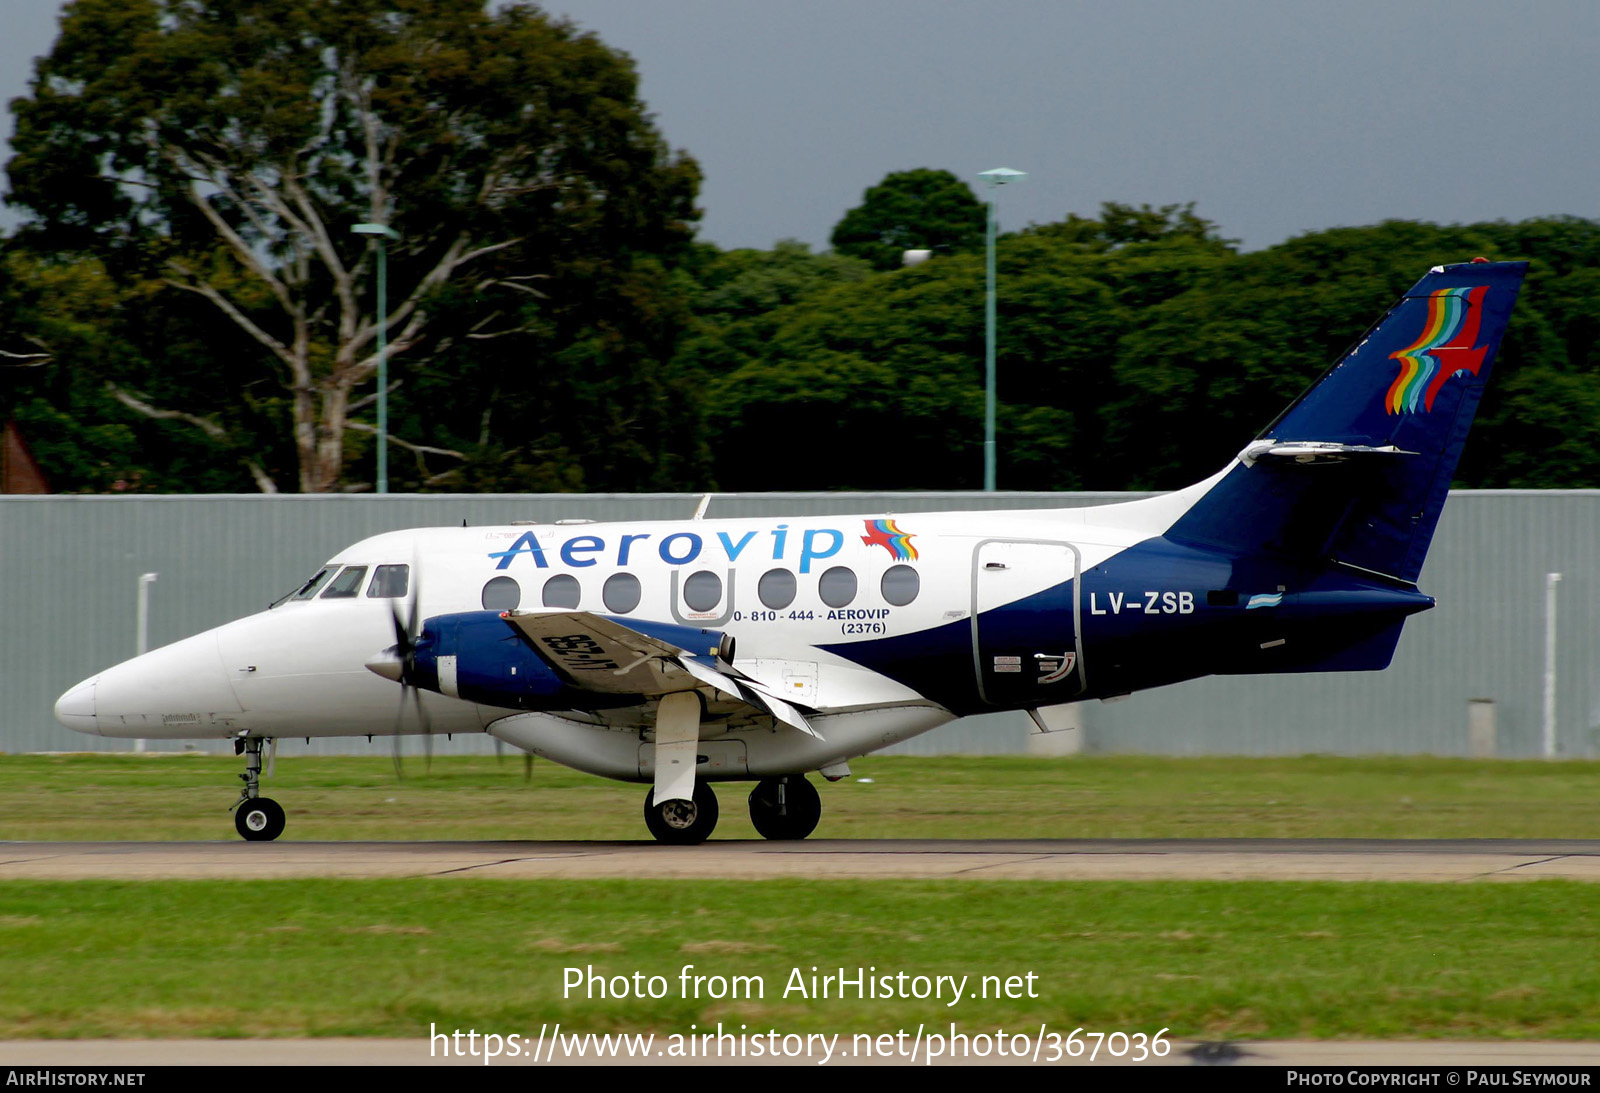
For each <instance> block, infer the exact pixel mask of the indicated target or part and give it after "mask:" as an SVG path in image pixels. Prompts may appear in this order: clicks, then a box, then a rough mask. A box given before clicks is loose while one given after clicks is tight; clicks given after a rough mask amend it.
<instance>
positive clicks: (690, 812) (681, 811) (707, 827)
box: [644, 782, 717, 846]
mask: <svg viewBox="0 0 1600 1093" xmlns="http://www.w3.org/2000/svg"><path fill="white" fill-rule="evenodd" d="M644 822H645V826H646V827H648V828H649V829H650V834H652V835H654V836H655V837H656V841H657V842H662V843H667V844H668V845H670V846H692V845H694V844H695V843H703V842H705V841H706V840H707V839H708V838H710V837H711V832H712V829H714V828H715V827H716V826H717V795H716V794H715V793H712V792H711V787H710V786H708V785H706V784H705V783H704V782H696V783H695V787H694V800H692V801H685V800H682V799H678V800H672V801H667V802H665V803H664V804H660V805H657V804H656V791H655V790H654V789H652V790H651V791H650V792H649V793H648V794H646V795H645V799H644Z"/></svg>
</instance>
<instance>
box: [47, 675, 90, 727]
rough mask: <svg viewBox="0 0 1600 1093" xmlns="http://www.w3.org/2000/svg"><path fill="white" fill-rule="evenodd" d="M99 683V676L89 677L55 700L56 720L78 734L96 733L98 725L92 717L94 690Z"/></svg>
mask: <svg viewBox="0 0 1600 1093" xmlns="http://www.w3.org/2000/svg"><path fill="white" fill-rule="evenodd" d="M99 681H100V677H99V676H97V675H96V676H90V677H89V678H88V679H86V680H84V681H83V682H82V683H80V684H78V685H77V686H76V687H74V688H72V689H71V690H70V691H68V692H67V693H66V694H64V695H62V696H61V697H60V698H58V699H56V720H57V721H59V722H61V723H62V724H63V725H65V726H66V727H67V728H69V729H74V730H76V731H78V732H88V733H98V732H99V731H100V725H99V723H98V722H97V721H96V720H95V716H94V689H95V684H96V683H98V682H99Z"/></svg>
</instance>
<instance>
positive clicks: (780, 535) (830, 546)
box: [489, 524, 845, 573]
mask: <svg viewBox="0 0 1600 1093" xmlns="http://www.w3.org/2000/svg"><path fill="white" fill-rule="evenodd" d="M758 534H759V532H757V531H747V532H744V533H743V534H742V535H740V536H739V537H738V538H737V539H736V538H734V535H733V533H731V532H727V531H719V532H717V534H716V540H715V541H716V544H717V545H719V546H721V548H722V553H723V554H724V555H725V556H726V557H727V559H728V561H730V562H736V561H738V560H739V558H740V556H741V555H743V554H745V553H746V552H747V551H750V553H751V554H752V555H755V554H757V553H759V549H760V548H759V547H757V548H755V549H753V550H752V549H751V548H752V546H753V544H754V543H755V541H756V537H757V535H758ZM770 534H771V536H772V552H771V556H770V557H771V560H772V561H775V562H781V561H784V560H785V558H784V554H785V552H786V551H787V550H788V547H789V525H788V524H779V525H778V526H777V527H775V528H773V529H772V530H771V533H770ZM652 537H653V536H652V533H650V532H632V533H628V534H625V535H619V536H617V538H616V540H615V543H616V546H615V551H614V553H613V552H612V548H611V547H610V546H609V545H608V544H607V542H606V539H605V538H604V537H603V536H600V535H577V536H574V537H573V538H571V539H567V540H566V541H564V542H562V543H560V544H559V545H558V544H556V543H541V542H540V541H539V536H538V534H537V533H536V532H532V531H525V532H523V533H522V534H521V535H519V536H517V539H516V541H515V542H513V543H512V544H511V545H510V546H509V547H507V548H506V549H505V550H495V551H490V552H489V557H490V558H491V559H493V560H494V561H495V569H497V570H499V569H508V568H510V566H511V563H512V562H513V561H515V560H516V559H517V557H518V556H519V555H522V554H526V555H527V556H528V557H530V558H532V559H533V564H534V565H535V566H537V567H538V568H540V569H548V568H549V567H550V557H549V554H550V553H553V554H555V555H556V556H557V557H558V558H560V560H561V563H562V564H563V565H565V566H567V567H569V568H571V569H585V568H587V567H589V566H592V565H597V564H599V563H600V562H601V561H602V560H603V558H604V557H605V556H606V555H608V554H611V555H612V557H613V559H614V561H615V564H616V565H618V566H626V565H630V564H632V562H633V561H634V560H635V559H636V558H638V557H640V556H641V552H643V551H650V552H651V553H653V554H654V555H655V557H657V558H659V559H661V561H663V562H665V563H667V564H668V565H688V564H690V563H691V562H695V561H698V560H699V559H700V557H701V555H702V554H704V553H705V552H706V549H707V543H706V540H705V539H704V537H702V536H701V535H700V534H699V533H697V532H693V531H674V532H671V533H670V534H667V535H664V536H662V537H661V538H660V539H658V540H655V541H654V542H652V543H649V544H646V543H645V540H647V539H652ZM844 544H845V535H844V532H842V531H840V530H839V529H837V528H808V529H806V531H805V532H803V533H802V534H801V536H800V556H799V563H800V564H799V569H800V572H801V573H810V572H811V565H812V563H813V562H820V561H823V560H824V559H827V558H832V557H833V556H834V555H835V554H838V553H839V551H840V550H842V549H843V548H844ZM547 552H548V553H547Z"/></svg>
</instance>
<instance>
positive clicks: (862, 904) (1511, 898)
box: [0, 879, 1600, 1039]
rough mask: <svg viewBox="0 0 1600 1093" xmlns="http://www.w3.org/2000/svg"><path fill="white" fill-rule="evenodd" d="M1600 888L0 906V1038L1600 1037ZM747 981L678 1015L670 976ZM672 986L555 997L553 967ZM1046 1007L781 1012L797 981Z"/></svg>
mask: <svg viewBox="0 0 1600 1093" xmlns="http://www.w3.org/2000/svg"><path fill="white" fill-rule="evenodd" d="M1597 912H1600V886H1595V885H1588V884H1574V883H1566V882H1560V881H1541V882H1531V883H1527V884H1516V885H1470V886H1463V885H1438V884H1394V883H1386V884H1363V883H1338V884H1332V883H1281V882H1215V883H1188V882H1143V883H1113V882H1093V883H1080V882H1052V883H1021V882H1009V881H960V882H951V881H899V880H882V881H876V882H858V881H826V880H802V881H768V882H764V883H760V884H750V883H743V882H731V881H677V882H674V881H663V880H636V881H628V880H612V881H584V882H573V881H553V880H538V881H510V880H470V881H462V880H439V879H426V880H370V881H344V880H292V881H291V880H285V881H267V882H242V881H153V882H136V883H125V882H98V881H95V882H91V881H80V882H32V881H27V882H24V881H16V882H4V883H0V1038H16V1037H23V1038H33V1037H103V1036H110V1037H182V1036H204V1037H237V1036H397V1037H413V1036H415V1037H421V1036H423V1035H425V1034H426V1032H427V1030H428V1028H429V1025H430V1023H435V1024H437V1025H438V1026H440V1027H441V1028H448V1029H455V1028H461V1029H467V1028H476V1029H478V1030H479V1031H495V1032H499V1033H502V1034H505V1033H511V1032H516V1033H519V1034H522V1035H536V1034H537V1032H538V1030H539V1027H540V1025H542V1024H544V1023H546V1022H551V1023H554V1022H556V1021H560V1022H562V1023H563V1026H564V1027H565V1028H566V1029H567V1030H569V1031H576V1030H585V1029H586V1030H594V1031H617V1030H647V1029H648V1030H655V1031H660V1032H664V1033H670V1032H685V1031H688V1030H689V1026H690V1025H697V1026H698V1027H699V1028H700V1029H701V1030H704V1029H706V1028H707V1027H714V1026H715V1025H716V1023H717V1022H718V1021H721V1022H723V1023H724V1025H728V1026H736V1025H738V1024H741V1023H742V1024H746V1025H748V1026H749V1028H750V1029H761V1030H764V1029H766V1028H769V1027H775V1028H778V1029H779V1030H780V1031H781V1032H805V1031H834V1032H844V1033H855V1032H871V1033H879V1032H886V1031H887V1032H893V1031H895V1030H897V1029H899V1028H902V1027H907V1028H909V1029H911V1030H914V1029H915V1028H916V1026H917V1025H918V1024H919V1023H923V1022H926V1023H928V1025H929V1027H930V1028H932V1027H936V1026H937V1027H943V1025H945V1024H947V1023H949V1022H951V1021H954V1022H955V1023H956V1024H957V1025H958V1026H960V1027H961V1028H964V1029H967V1030H969V1031H983V1030H989V1031H993V1029H994V1028H997V1027H1007V1028H1011V1029H1027V1028H1032V1029H1037V1028H1038V1026H1039V1024H1040V1023H1041V1022H1043V1023H1047V1024H1048V1025H1049V1026H1050V1028H1052V1029H1056V1030H1059V1031H1061V1032H1062V1033H1065V1032H1067V1031H1070V1030H1071V1029H1073V1028H1075V1027H1079V1026H1082V1027H1085V1028H1088V1029H1091V1030H1095V1029H1098V1030H1102V1031H1111V1030H1117V1029H1120V1030H1122V1031H1126V1032H1133V1031H1144V1032H1146V1033H1153V1032H1155V1031H1156V1030H1157V1029H1159V1028H1162V1027H1167V1028H1169V1029H1170V1030H1171V1035H1173V1036H1176V1037H1202V1038H1208V1039H1215V1038H1228V1037H1252V1038H1259V1037H1280V1038H1281V1037H1316V1038H1329V1037H1332V1038H1341V1037H1342V1038H1415V1037H1445V1038H1478V1039H1483V1038H1502V1037H1503V1038H1509V1039H1518V1038H1535V1039H1537V1038H1552V1039H1596V1038H1600V1006H1597V1005H1596V1000H1597V999H1600V962H1596V961H1595V959H1594V955H1595V953H1596V952H1600V913H1597ZM688 964H692V965H694V966H695V974H701V975H707V976H712V975H720V976H723V977H732V976H735V975H742V976H758V977H760V978H761V980H762V981H763V983H764V987H765V992H764V997H761V998H758V999H742V998H741V999H737V1000H734V999H729V998H723V999H716V998H711V997H705V996H702V997H700V998H693V997H689V998H685V997H683V996H682V990H681V986H680V979H679V976H680V970H681V969H682V968H683V966H684V965H688ZM591 966H592V968H593V969H594V971H595V972H596V973H598V974H601V975H604V976H615V975H625V976H631V975H632V974H633V973H634V972H641V973H644V974H645V975H646V976H649V975H660V976H662V977H664V978H665V979H666V981H667V982H668V984H669V985H670V988H671V989H670V991H669V992H668V995H667V997H665V998H662V999H658V1000H651V999H645V1000H642V1001H641V1000H636V999H626V1000H617V999H610V998H607V999H600V998H595V999H589V998H584V997H582V996H581V993H580V995H579V996H577V997H563V979H564V971H563V969H565V968H567V967H583V968H588V967H591ZM813 966H815V967H816V968H818V969H819V974H824V973H827V972H835V973H836V972H837V970H838V969H839V968H841V967H842V968H845V969H847V970H849V971H850V973H851V974H854V970H855V969H856V968H875V969H876V972H875V973H873V974H876V975H884V974H890V975H892V974H894V973H897V972H901V971H904V972H906V973H908V974H922V975H943V974H950V975H956V976H961V975H967V976H970V977H972V978H971V980H970V981H969V982H970V983H971V984H972V987H973V988H974V989H975V988H976V986H977V983H978V982H979V980H980V978H981V977H982V976H985V975H997V976H1001V977H1005V976H1012V975H1016V976H1026V975H1027V974H1029V973H1032V974H1033V975H1035V976H1037V979H1036V980H1035V982H1036V983H1037V988H1036V989H1037V992H1038V995H1039V996H1038V997H1037V998H1021V999H1015V1000H1004V999H1001V1000H992V999H991V1000H981V999H973V1000H967V1001H963V1002H961V1003H959V1004H958V1005H956V1006H954V1007H947V1006H945V1005H942V1004H941V1003H940V1002H938V1001H934V1000H925V1001H917V1000H900V999H883V998H878V999H872V998H867V999H864V1000H863V999H858V998H855V997H854V996H853V994H852V995H847V997H845V998H843V999H840V998H838V997H832V998H828V999H826V1000H819V999H809V998H802V997H799V996H796V995H793V994H791V995H790V996H789V997H788V998H785V997H784V988H785V986H786V985H787V984H788V982H789V977H790V975H791V973H792V969H795V968H799V969H801V971H802V974H804V975H806V976H809V974H810V969H811V968H812V967H813Z"/></svg>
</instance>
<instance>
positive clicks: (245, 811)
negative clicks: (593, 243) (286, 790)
mask: <svg viewBox="0 0 1600 1093" xmlns="http://www.w3.org/2000/svg"><path fill="white" fill-rule="evenodd" d="M283 823H284V817H283V808H282V806H280V805H279V804H278V802H277V801H274V800H273V799H272V798H271V797H254V798H251V799H250V800H248V801H244V802H242V803H241V804H240V805H239V807H238V809H236V810H235V811H234V814H233V826H234V827H236V828H238V829H239V834H240V835H242V836H244V837H245V838H246V839H249V840H250V841H251V842H253V843H255V842H261V843H265V842H271V841H272V840H273V839H276V838H277V837H278V836H279V835H282V834H283Z"/></svg>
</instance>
